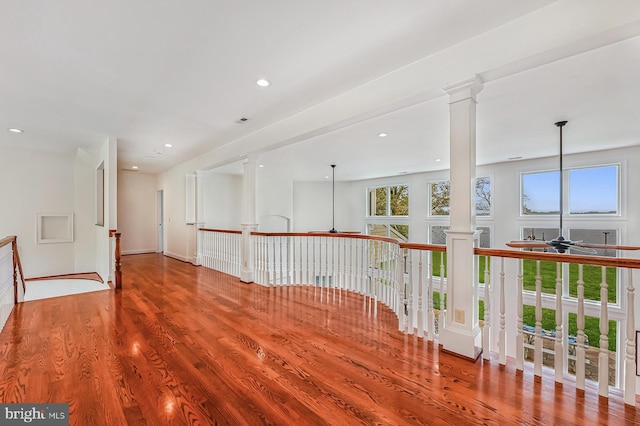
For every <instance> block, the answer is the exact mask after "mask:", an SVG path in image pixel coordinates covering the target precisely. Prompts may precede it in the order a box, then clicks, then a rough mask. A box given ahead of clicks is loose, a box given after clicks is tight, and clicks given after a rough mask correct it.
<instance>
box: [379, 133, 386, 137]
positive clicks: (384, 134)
mask: <svg viewBox="0 0 640 426" xmlns="http://www.w3.org/2000/svg"><path fill="white" fill-rule="evenodd" d="M378 136H379V137H381V138H386V137H387V134H386V133H378Z"/></svg>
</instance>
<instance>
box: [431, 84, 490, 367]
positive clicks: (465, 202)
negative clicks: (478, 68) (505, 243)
mask: <svg viewBox="0 0 640 426" xmlns="http://www.w3.org/2000/svg"><path fill="white" fill-rule="evenodd" d="M482 87H483V85H482V81H481V80H480V79H479V78H478V77H477V76H476V77H474V78H472V79H470V80H467V81H463V82H461V83H457V84H454V85H451V86H448V87H445V89H444V90H445V91H446V92H447V93H448V94H449V132H450V136H449V138H450V141H449V150H450V162H451V167H450V184H451V198H450V216H449V218H450V227H449V231H448V232H447V307H446V313H445V321H444V327H443V330H442V333H441V336H440V342H439V343H440V345H441V347H442V349H443V350H445V351H449V352H454V353H456V354H458V355H461V356H463V357H465V358H469V359H474V360H475V359H476V358H477V357H478V356H479V355H480V354H481V353H482V341H481V334H480V327H479V325H478V292H477V288H476V287H477V284H476V282H477V277H476V276H475V273H476V272H475V271H476V267H475V256H474V254H473V249H474V247H475V241H476V239H477V233H476V231H475V228H476V223H475V222H476V221H475V177H476V95H477V94H478V92H480V90H482Z"/></svg>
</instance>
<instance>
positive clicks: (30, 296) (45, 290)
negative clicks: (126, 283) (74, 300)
mask: <svg viewBox="0 0 640 426" xmlns="http://www.w3.org/2000/svg"><path fill="white" fill-rule="evenodd" d="M109 288H110V287H109V285H108V284H104V283H101V282H99V281H95V280H84V279H59V280H37V281H27V291H26V292H25V295H24V301H25V302H28V301H31V300H39V299H48V298H50V297H59V296H68V295H71V294H78V293H88V292H90V291H100V290H109Z"/></svg>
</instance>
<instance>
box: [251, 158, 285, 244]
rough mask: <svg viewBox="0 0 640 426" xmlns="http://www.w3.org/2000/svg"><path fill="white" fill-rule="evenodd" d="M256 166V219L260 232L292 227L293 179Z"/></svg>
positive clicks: (278, 230)
mask: <svg viewBox="0 0 640 426" xmlns="http://www.w3.org/2000/svg"><path fill="white" fill-rule="evenodd" d="M270 172H271V171H270V170H266V169H261V168H258V173H257V181H258V182H257V184H256V220H257V221H258V230H259V231H261V232H286V231H287V228H288V229H289V230H291V229H293V226H294V224H293V222H294V221H293V218H294V213H293V181H292V180H291V178H290V177H287V176H283V175H282V174H280V173H270Z"/></svg>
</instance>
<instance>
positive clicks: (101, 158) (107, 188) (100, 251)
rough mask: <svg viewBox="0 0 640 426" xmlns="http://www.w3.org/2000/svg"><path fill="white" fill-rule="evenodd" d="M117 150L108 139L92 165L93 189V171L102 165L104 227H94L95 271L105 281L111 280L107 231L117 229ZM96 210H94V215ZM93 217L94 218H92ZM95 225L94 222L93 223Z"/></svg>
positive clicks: (114, 144)
mask: <svg viewBox="0 0 640 426" xmlns="http://www.w3.org/2000/svg"><path fill="white" fill-rule="evenodd" d="M117 149H118V142H117V140H116V139H114V138H109V139H107V140H106V141H105V143H104V144H103V145H102V147H101V148H100V152H99V154H98V157H97V159H96V161H95V163H94V165H93V179H92V182H93V183H94V187H95V185H96V174H95V170H96V169H97V168H98V167H99V166H100V164H102V163H104V225H103V226H100V225H96V226H95V239H96V240H95V241H96V243H95V265H96V266H95V271H96V272H97V273H98V274H99V275H100V277H101V278H102V279H103V280H104V281H105V282H107V281H109V280H112V279H113V277H112V270H113V265H112V252H111V250H112V247H111V238H110V237H109V231H110V230H111V229H117V226H118V223H117V217H118V212H117V208H118V202H117V194H118V177H117V170H118V169H117V167H118V160H117ZM96 196H97V194H96V191H94V197H93V200H94V203H95V202H96V198H95V197H96ZM95 214H96V210H95V208H94V215H95ZM94 217H95V216H94ZM94 223H95V222H94Z"/></svg>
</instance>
